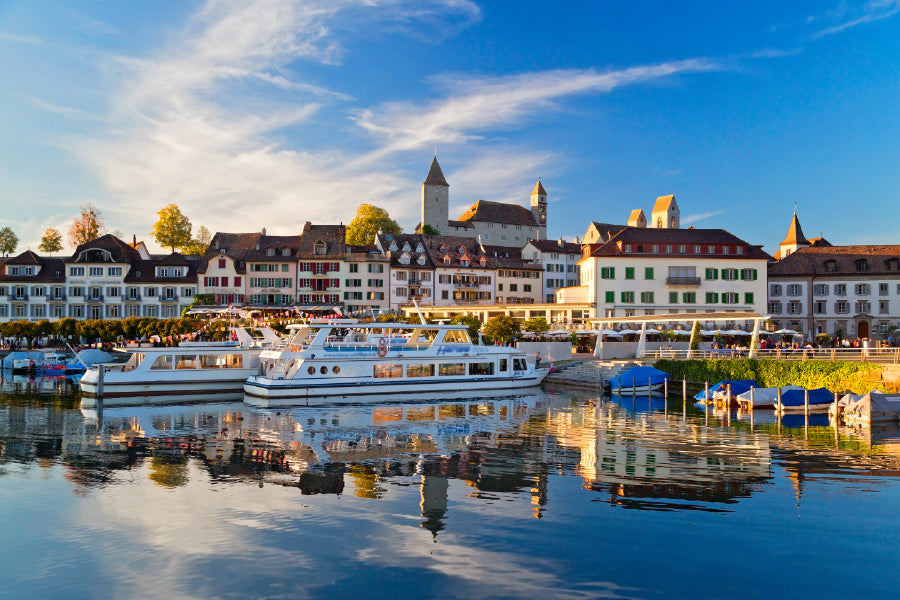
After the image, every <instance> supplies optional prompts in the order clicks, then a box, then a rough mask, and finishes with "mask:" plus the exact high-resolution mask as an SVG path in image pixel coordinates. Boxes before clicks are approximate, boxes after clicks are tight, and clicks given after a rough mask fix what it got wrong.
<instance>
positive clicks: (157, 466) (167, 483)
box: [149, 456, 188, 489]
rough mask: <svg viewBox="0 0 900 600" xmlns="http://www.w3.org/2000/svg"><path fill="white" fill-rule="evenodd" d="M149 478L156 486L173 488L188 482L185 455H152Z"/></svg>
mask: <svg viewBox="0 0 900 600" xmlns="http://www.w3.org/2000/svg"><path fill="white" fill-rule="evenodd" d="M149 478H150V480H151V481H152V482H153V483H155V484H156V485H158V486H161V487H164V488H169V489H174V488H177V487H181V486H183V485H184V484H186V483H187V482H188V466H187V457H186V456H154V457H152V458H151V459H150V475H149Z"/></svg>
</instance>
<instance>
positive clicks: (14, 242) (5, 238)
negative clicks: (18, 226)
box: [0, 227, 19, 256]
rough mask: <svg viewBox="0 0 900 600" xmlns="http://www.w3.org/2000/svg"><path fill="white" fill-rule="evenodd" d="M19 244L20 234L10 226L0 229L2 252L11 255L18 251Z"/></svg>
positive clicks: (0, 247) (0, 248)
mask: <svg viewBox="0 0 900 600" xmlns="http://www.w3.org/2000/svg"><path fill="white" fill-rule="evenodd" d="M18 245H19V236H17V235H16V233H15V232H14V231H13V230H12V229H10V228H9V227H4V228H3V229H0V254H3V256H9V255H10V254H12V253H13V252H15V251H16V246H18Z"/></svg>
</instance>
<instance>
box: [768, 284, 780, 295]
mask: <svg viewBox="0 0 900 600" xmlns="http://www.w3.org/2000/svg"><path fill="white" fill-rule="evenodd" d="M769 295H770V296H780V295H781V285H780V284H777V283H773V284H772V285H770V286H769Z"/></svg>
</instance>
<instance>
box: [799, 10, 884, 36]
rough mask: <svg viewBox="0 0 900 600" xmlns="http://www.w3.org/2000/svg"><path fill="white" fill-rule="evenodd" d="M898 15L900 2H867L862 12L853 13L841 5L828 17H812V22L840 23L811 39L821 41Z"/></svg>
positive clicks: (818, 32) (828, 14)
mask: <svg viewBox="0 0 900 600" xmlns="http://www.w3.org/2000/svg"><path fill="white" fill-rule="evenodd" d="M897 13H900V0H872V1H871V2H867V3H866V4H865V5H864V6H863V7H862V10H861V11H851V10H849V9H848V8H847V6H846V5H841V7H840V8H839V9H838V10H834V11H830V12H829V13H827V15H826V17H823V18H817V17H811V18H810V19H809V20H810V22H815V21H818V20H820V19H831V20H838V21H840V22H839V23H837V24H836V25H832V26H831V27H826V28H825V29H822V30H819V31H817V32H815V33H814V34H812V36H811V37H812V39H819V38H822V37H825V36H828V35H834V34H836V33H841V32H842V31H845V30H847V29H850V28H852V27H856V26H858V25H865V24H867V23H874V22H876V21H883V20H884V19H889V18H891V17H893V16H894V15H896V14H897ZM848 17H849V18H848Z"/></svg>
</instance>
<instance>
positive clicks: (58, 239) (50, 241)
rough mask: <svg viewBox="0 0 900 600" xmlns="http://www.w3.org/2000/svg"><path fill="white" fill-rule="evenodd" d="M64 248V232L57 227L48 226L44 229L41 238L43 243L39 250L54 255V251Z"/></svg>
mask: <svg viewBox="0 0 900 600" xmlns="http://www.w3.org/2000/svg"><path fill="white" fill-rule="evenodd" d="M62 249H63V241H62V234H61V233H60V232H59V231H57V230H56V229H53V228H52V227H48V228H47V230H46V231H44V236H43V237H42V238H41V245H40V246H38V250H40V251H41V252H44V253H46V254H51V255H52V254H53V253H54V252H59V251H60V250H62Z"/></svg>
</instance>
